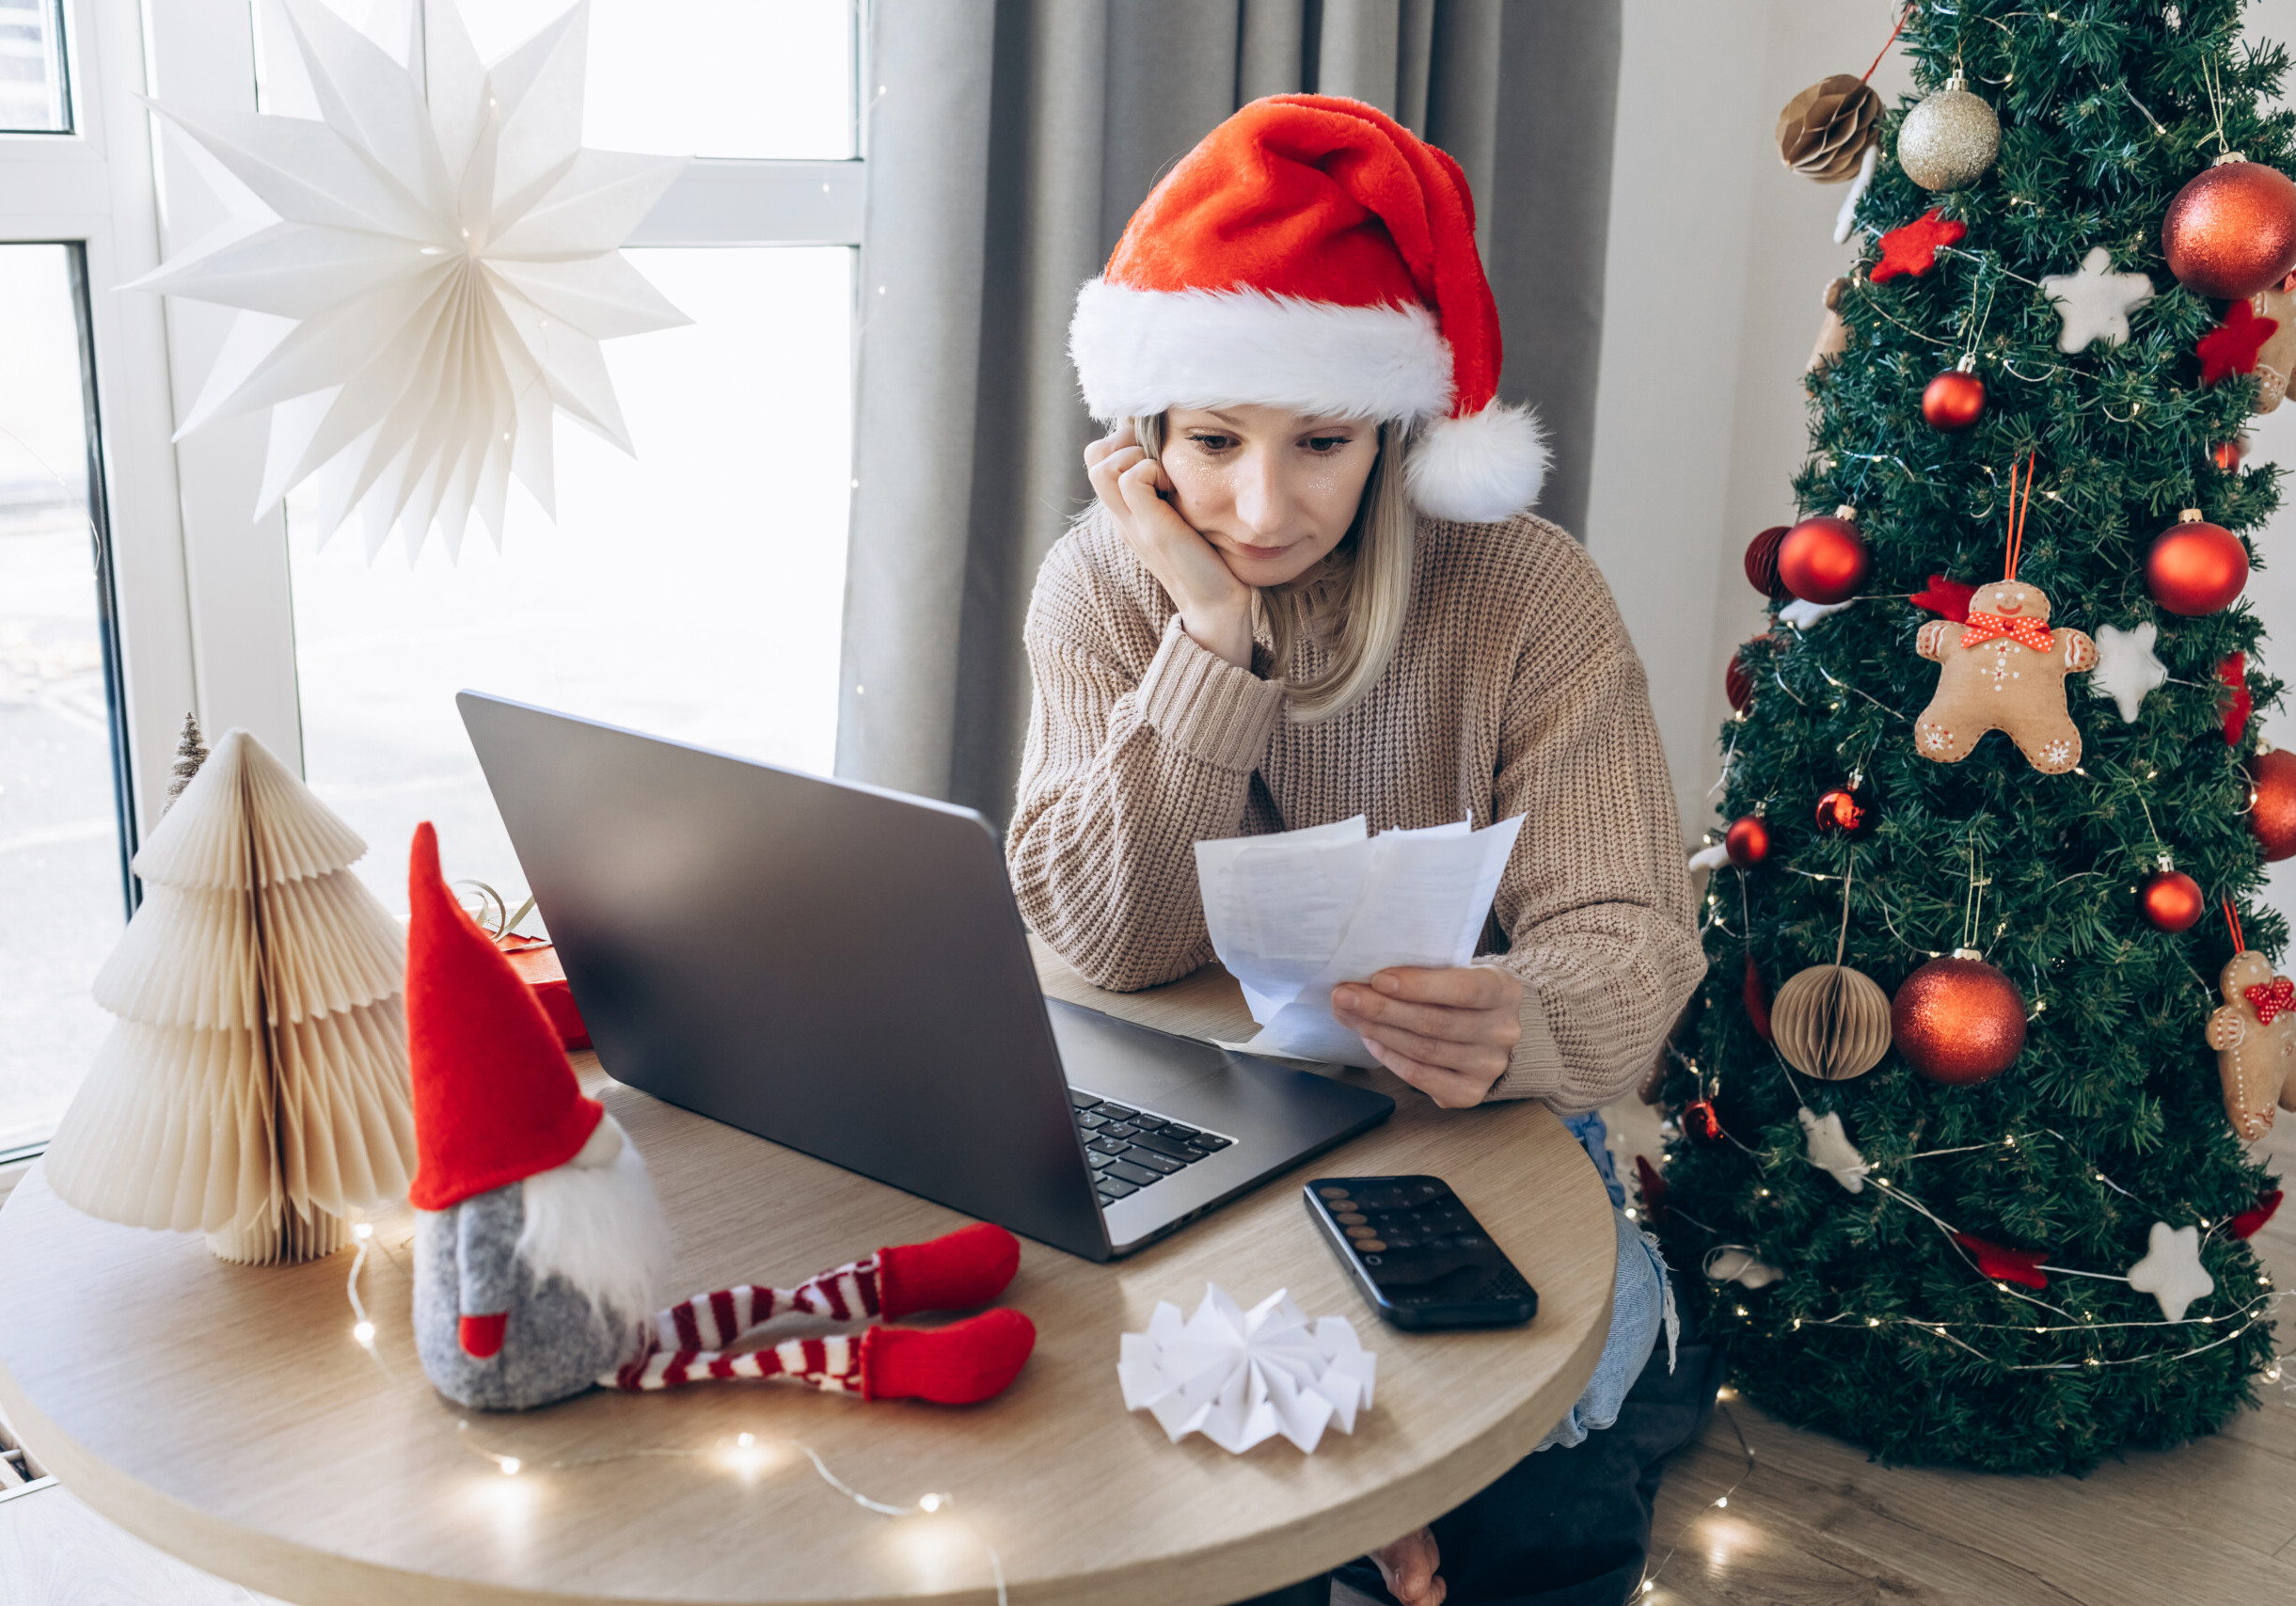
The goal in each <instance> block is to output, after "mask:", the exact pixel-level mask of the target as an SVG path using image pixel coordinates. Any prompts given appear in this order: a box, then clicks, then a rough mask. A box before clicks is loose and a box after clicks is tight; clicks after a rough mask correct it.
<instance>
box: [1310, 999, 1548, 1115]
mask: <svg viewBox="0 0 2296 1606" xmlns="http://www.w3.org/2000/svg"><path fill="white" fill-rule="evenodd" d="M1522 1007H1523V984H1522V982H1521V981H1519V980H1517V979H1516V978H1514V977H1513V976H1512V975H1510V974H1509V973H1508V972H1506V971H1504V970H1501V969H1499V968H1498V967H1497V966H1496V965H1487V964H1470V965H1462V966H1459V967H1457V968H1455V969H1440V970H1430V969H1421V968H1418V967H1417V966H1412V965H1398V966H1396V967H1395V968H1393V969H1391V970H1383V971H1381V972H1379V973H1378V974H1377V975H1375V976H1373V977H1372V978H1370V981H1368V982H1363V981H1350V982H1343V983H1341V984H1340V985H1339V986H1338V987H1335V988H1333V989H1332V992H1331V1010H1332V1014H1333V1016H1334V1018H1336V1019H1337V1020H1338V1023H1339V1024H1340V1025H1341V1026H1345V1027H1347V1028H1348V1030H1350V1031H1352V1032H1355V1033H1357V1034H1359V1035H1360V1036H1361V1037H1362V1038H1363V1042H1364V1046H1365V1047H1366V1048H1369V1049H1370V1051H1371V1056H1372V1057H1373V1058H1375V1059H1377V1060H1378V1061H1379V1062H1380V1063H1381V1064H1382V1065H1385V1066H1386V1068H1387V1069H1388V1070H1390V1071H1392V1072H1394V1073H1396V1074H1397V1075H1398V1076H1401V1078H1402V1079H1403V1080H1404V1081H1406V1082H1408V1083H1410V1084H1411V1085H1412V1086H1413V1087H1415V1088H1417V1089H1419V1091H1421V1092H1422V1093H1425V1094H1426V1095H1427V1096H1428V1097H1429V1098H1431V1099H1433V1101H1434V1102H1435V1103H1436V1104H1438V1105H1442V1106H1443V1107H1444V1108H1445V1109H1465V1108H1467V1107H1469V1106H1470V1105H1479V1104H1481V1103H1482V1101H1483V1098H1484V1096H1485V1095H1487V1094H1488V1093H1489V1092H1490V1091H1491V1086H1492V1084H1493V1083H1495V1082H1496V1081H1497V1080H1498V1079H1499V1077H1500V1076H1502V1075H1504V1074H1505V1073H1506V1071H1507V1062H1508V1060H1509V1059H1510V1058H1511V1057H1512V1056H1513V1054H1514V1045H1515V1044H1516V1043H1517V1042H1520V1041H1521V1039H1522V1036H1523V1018H1522Z"/></svg>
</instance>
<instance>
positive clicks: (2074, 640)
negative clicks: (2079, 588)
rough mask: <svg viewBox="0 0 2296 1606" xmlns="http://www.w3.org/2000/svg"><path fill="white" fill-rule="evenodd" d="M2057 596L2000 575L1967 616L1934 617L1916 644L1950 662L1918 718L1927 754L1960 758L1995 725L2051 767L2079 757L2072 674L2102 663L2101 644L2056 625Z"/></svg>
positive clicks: (1919, 741) (2031, 758) (2056, 770)
mask: <svg viewBox="0 0 2296 1606" xmlns="http://www.w3.org/2000/svg"><path fill="white" fill-rule="evenodd" d="M2049 606H2050V605H2049V598H2048V597H2047V596H2045V595H2043V594H2042V592H2041V591H2040V590H2039V589H2038V588H2037V587H2035V586H2030V585H2027V584H2025V583H2024V582H2023V581H2022V580H1997V581H1995V582H1994V583H1993V584H1991V585H1988V586H1984V587H1981V588H1980V589H1979V590H1978V592H1977V595H1976V596H1973V597H1971V599H1970V616H1969V623H1968V624H1966V625H1956V624H1955V623H1954V622H1953V621H1952V620H1950V619H1932V620H1931V621H1930V622H1929V623H1928V624H1926V625H1924V626H1923V627H1922V633H1921V634H1920V635H1919V636H1917V637H1916V638H1914V644H1913V650H1914V651H1915V652H1918V653H1920V654H1921V655H1922V657H1924V658H1926V659H1930V660H1934V661H1936V662H1937V663H1939V664H1940V665H1942V666H1943V667H1942V668H1941V669H1940V671H1939V673H1938V690H1937V694H1936V695H1935V696H1933V697H1931V698H1930V699H1929V706H1928V707H1927V708H1924V709H1923V710H1922V714H1921V718H1920V719H1919V720H1917V721H1916V722H1915V723H1914V727H1913V739H1914V743H1915V745H1916V746H1917V747H1918V748H1919V749H1920V752H1921V755H1922V756H1923V757H1924V758H1934V759H1936V760H1937V761H1938V762H1940V764H1958V763H1960V762H1961V760H1962V759H1964V758H1967V757H1968V756H1969V755H1970V754H1971V752H1972V751H1973V750H1974V749H1975V748H1976V746H1977V741H1978V739H1979V738H1980V737H1982V736H1984V735H1985V733H1986V732H1987V731H1989V730H1997V731H2000V732H2002V733H2003V734H2004V735H2006V736H2007V737H2008V739H2010V740H2011V741H2014V742H2016V743H2017V749H2018V751H2019V753H2022V754H2023V755H2025V758H2026V761H2027V762H2028V763H2030V764H2031V765H2032V766H2033V767H2034V768H2035V770H2038V771H2041V772H2042V773H2043V774H2045V775H2062V774H2064V773H2065V771H2067V770H2070V769H2071V768H2072V767H2073V766H2074V765H2076V764H2078V763H2080V762H2081V730H2080V727H2079V726H2077V725H2075V724H2074V723H2073V716H2072V715H2071V713H2070V712H2068V711H2067V710H2066V706H2065V677H2066V676H2067V675H2078V674H2080V673H2082V671H2084V670H2088V669H2094V668H2095V667H2096V666H2097V644H2096V643H2095V642H2093V641H2091V640H2090V639H2089V638H2088V637H2087V636H2086V635H2085V634H2083V633H2082V632H2081V631H2079V630H2066V629H2051V628H2050V624H2049Z"/></svg>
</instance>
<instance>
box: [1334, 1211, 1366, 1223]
mask: <svg viewBox="0 0 2296 1606" xmlns="http://www.w3.org/2000/svg"><path fill="white" fill-rule="evenodd" d="M1332 1219H1333V1220H1335V1221H1337V1222H1338V1223H1339V1225H1340V1226H1342V1227H1360V1226H1362V1225H1363V1220H1364V1218H1363V1217H1362V1216H1359V1215H1357V1214H1356V1213H1355V1212H1354V1211H1353V1210H1350V1211H1347V1212H1345V1213H1343V1214H1341V1215H1338V1216H1333V1217H1332Z"/></svg>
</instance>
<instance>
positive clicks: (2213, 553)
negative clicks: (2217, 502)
mask: <svg viewBox="0 0 2296 1606" xmlns="http://www.w3.org/2000/svg"><path fill="white" fill-rule="evenodd" d="M2247 584H2248V549H2247V548H2245V547H2243V546H2241V538H2240V537H2239V536H2238V535H2235V534H2234V533H2232V532H2231V531H2229V530H2226V529H2225V527H2224V526H2222V525H2221V524H2210V523H2209V521H2208V520H2207V519H2205V518H2203V517H2200V509H2198V508H2196V507H2188V508H2186V509H2185V510H2184V512H2183V513H2182V514H2180V515H2178V516H2177V522H2176V523H2174V524H2172V525H2170V526H2169V527H2168V528H2167V529H2166V530H2163V531H2161V533H2160V534H2158V535H2156V536H2154V537H2153V542H2152V549H2151V550H2150V551H2148V552H2146V554H2145V589H2146V591H2148V592H2150V593H2152V599H2153V600H2154V601H2155V602H2158V603H2159V604H2160V605H2161V607H2163V608H2165V609H2167V610H2168V611H2169V612H2171V613H2181V614H2183V615H2184V616H2185V617H2187V618H2193V617H2195V616H2197V615H2199V614H2202V613H2220V612H2224V610H2225V609H2227V608H2229V607H2231V606H2232V603H2233V599H2234V598H2236V597H2238V596H2240V595H2241V590H2242V589H2243V588H2244V587H2246V585H2247Z"/></svg>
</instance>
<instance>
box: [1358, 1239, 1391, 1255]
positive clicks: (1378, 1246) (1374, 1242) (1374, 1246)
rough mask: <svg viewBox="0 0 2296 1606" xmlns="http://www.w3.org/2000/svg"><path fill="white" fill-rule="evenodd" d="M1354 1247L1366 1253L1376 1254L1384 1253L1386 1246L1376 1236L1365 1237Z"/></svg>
mask: <svg viewBox="0 0 2296 1606" xmlns="http://www.w3.org/2000/svg"><path fill="white" fill-rule="evenodd" d="M1355 1248H1358V1249H1360V1250H1361V1251H1363V1253H1365V1254H1367V1255H1376V1254H1384V1253H1386V1248H1387V1246H1386V1245H1385V1244H1383V1243H1381V1242H1380V1241H1379V1240H1378V1239H1377V1238H1366V1239H1364V1240H1362V1241H1361V1242H1360V1243H1358V1244H1357V1245H1356V1246H1355Z"/></svg>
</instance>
